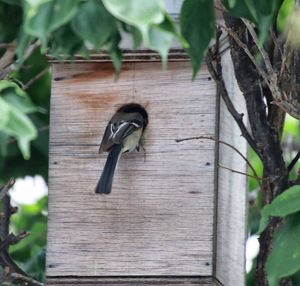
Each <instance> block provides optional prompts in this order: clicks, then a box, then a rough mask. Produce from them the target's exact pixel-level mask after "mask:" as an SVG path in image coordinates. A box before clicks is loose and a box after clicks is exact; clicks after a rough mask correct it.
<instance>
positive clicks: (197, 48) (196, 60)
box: [180, 0, 215, 79]
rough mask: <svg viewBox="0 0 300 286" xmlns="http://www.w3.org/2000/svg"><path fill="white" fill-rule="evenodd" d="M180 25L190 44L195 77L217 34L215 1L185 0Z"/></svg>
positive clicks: (188, 50)
mask: <svg viewBox="0 0 300 286" xmlns="http://www.w3.org/2000/svg"><path fill="white" fill-rule="evenodd" d="M180 26H181V32H182V34H183V36H184V37H185V39H186V40H187V42H188V43H189V45H190V48H188V49H187V52H188V54H189V56H190V58H191V61H192V65H193V79H194V78H195V76H196V75H197V73H198V71H199V69H200V66H201V63H202V60H203V58H204V56H205V54H206V51H207V48H208V45H209V43H210V41H211V39H212V38H213V37H214V35H215V12H214V1H212V0H185V1H184V3H183V5H182V8H181V15H180Z"/></svg>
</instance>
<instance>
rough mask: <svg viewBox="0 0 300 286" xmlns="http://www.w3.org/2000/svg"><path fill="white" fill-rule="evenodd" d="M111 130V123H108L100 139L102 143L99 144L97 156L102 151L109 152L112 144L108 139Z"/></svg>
mask: <svg viewBox="0 0 300 286" xmlns="http://www.w3.org/2000/svg"><path fill="white" fill-rule="evenodd" d="M112 128H113V124H112V123H110V124H108V125H107V126H106V129H105V132H104V135H103V137H102V141H101V144H100V147H99V154H100V153H103V152H104V151H107V150H109V149H110V148H111V147H112V145H113V143H112V142H111V141H110V138H111V136H112V134H113V132H112Z"/></svg>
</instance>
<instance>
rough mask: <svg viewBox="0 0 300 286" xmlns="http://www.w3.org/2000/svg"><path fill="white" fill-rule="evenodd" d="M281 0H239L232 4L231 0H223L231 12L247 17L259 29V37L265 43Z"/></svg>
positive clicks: (234, 14)
mask: <svg viewBox="0 0 300 286" xmlns="http://www.w3.org/2000/svg"><path fill="white" fill-rule="evenodd" d="M279 2H280V1H279V0H264V1H261V0H239V1H236V2H235V5H234V6H232V3H231V1H230V0H223V4H224V6H225V7H226V8H227V9H228V11H229V12H230V14H232V15H233V16H236V17H240V18H246V19H248V20H250V21H251V22H253V23H254V24H255V25H256V26H257V28H258V29H259V39H260V42H261V43H263V42H264V41H265V39H266V37H267V35H268V31H269V28H270V27H271V26H272V24H273V21H274V19H275V16H276V13H277V11H278V7H279Z"/></svg>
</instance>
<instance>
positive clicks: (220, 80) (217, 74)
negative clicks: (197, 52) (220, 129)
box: [206, 51, 261, 158]
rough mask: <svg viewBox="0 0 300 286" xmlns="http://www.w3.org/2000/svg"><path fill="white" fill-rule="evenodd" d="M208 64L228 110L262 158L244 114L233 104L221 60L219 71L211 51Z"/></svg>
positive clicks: (218, 62)
mask: <svg viewBox="0 0 300 286" xmlns="http://www.w3.org/2000/svg"><path fill="white" fill-rule="evenodd" d="M206 64H207V68H208V70H209V72H210V74H211V75H212V77H213V78H214V80H215V81H216V83H217V86H218V87H219V92H220V95H221V97H222V99H223V100H224V102H225V104H226V106H227V109H228V111H229V112H230V114H231V115H232V117H233V118H234V120H235V121H236V123H237V125H238V126H239V128H240V130H241V132H242V136H243V137H244V138H245V139H246V141H247V142H248V144H249V145H250V146H251V147H252V149H253V150H254V151H255V152H256V153H257V155H258V156H259V157H260V158H261V154H260V152H259V149H258V146H257V144H256V142H255V141H254V140H253V138H252V136H251V135H250V133H249V131H248V129H247V128H246V126H245V124H244V122H243V114H240V113H239V112H238V111H237V110H236V108H235V106H234V105H233V103H232V101H231V99H230V97H229V95H228V92H227V89H226V86H225V82H224V79H223V77H222V73H221V72H222V67H221V63H220V61H217V65H218V66H219V68H218V70H221V71H220V72H217V71H216V69H215V68H214V66H213V64H212V55H211V52H210V51H209V52H208V55H207V59H206Z"/></svg>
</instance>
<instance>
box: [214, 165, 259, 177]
mask: <svg viewBox="0 0 300 286" xmlns="http://www.w3.org/2000/svg"><path fill="white" fill-rule="evenodd" d="M218 167H219V168H222V169H226V170H229V171H231V172H232V173H237V174H241V175H244V176H247V177H250V178H253V179H256V180H263V178H260V177H255V176H252V175H250V174H247V173H244V172H241V171H237V170H234V169H231V168H229V167H226V166H223V165H221V164H218Z"/></svg>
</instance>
